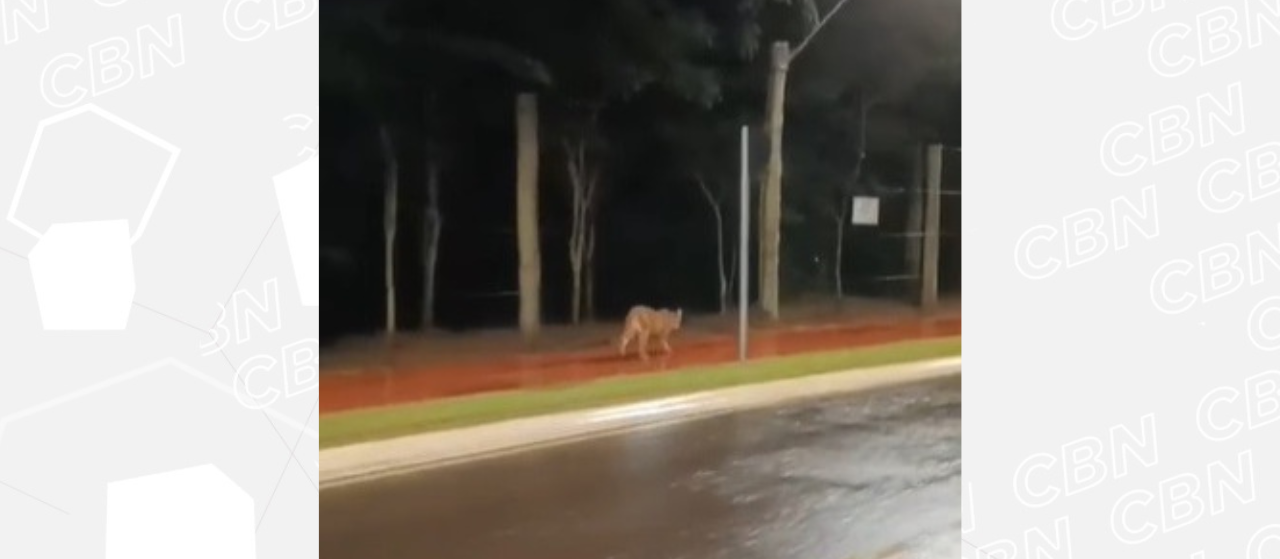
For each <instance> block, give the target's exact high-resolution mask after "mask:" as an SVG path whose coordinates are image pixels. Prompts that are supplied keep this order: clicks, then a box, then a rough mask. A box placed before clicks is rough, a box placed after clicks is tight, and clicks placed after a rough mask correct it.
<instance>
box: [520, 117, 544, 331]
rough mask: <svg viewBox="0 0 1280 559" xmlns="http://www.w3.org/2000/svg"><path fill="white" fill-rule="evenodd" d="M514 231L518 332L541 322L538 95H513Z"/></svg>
mask: <svg viewBox="0 0 1280 559" xmlns="http://www.w3.org/2000/svg"><path fill="white" fill-rule="evenodd" d="M516 235H517V237H518V246H519V252H520V333H521V334H523V335H524V337H525V339H526V340H532V339H533V338H535V337H537V335H538V331H539V330H540V329H541V326H542V314H541V313H542V311H541V299H542V252H541V251H540V249H539V248H538V98H537V96H535V95H534V94H532V93H522V94H520V95H518V96H517V97H516Z"/></svg>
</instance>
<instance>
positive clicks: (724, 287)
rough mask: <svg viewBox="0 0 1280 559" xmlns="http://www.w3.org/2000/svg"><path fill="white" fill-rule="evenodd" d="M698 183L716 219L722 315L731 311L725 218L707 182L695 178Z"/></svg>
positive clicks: (717, 260) (717, 264)
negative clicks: (727, 274)
mask: <svg viewBox="0 0 1280 559" xmlns="http://www.w3.org/2000/svg"><path fill="white" fill-rule="evenodd" d="M695 180H697V181H698V188H699V189H701V190H702V195H703V196H704V197H706V199H707V205H708V206H710V207H711V216H712V217H714V218H715V225H716V267H717V268H718V271H719V275H718V276H717V277H718V279H719V280H720V299H719V301H720V314H724V313H726V312H728V311H729V285H728V280H727V277H726V275H725V269H724V216H723V215H722V214H721V213H720V201H719V200H717V199H716V197H715V196H714V195H712V194H711V189H710V188H708V187H707V182H706V181H705V180H703V178H702V177H695Z"/></svg>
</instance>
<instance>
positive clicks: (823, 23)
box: [787, 0, 849, 62]
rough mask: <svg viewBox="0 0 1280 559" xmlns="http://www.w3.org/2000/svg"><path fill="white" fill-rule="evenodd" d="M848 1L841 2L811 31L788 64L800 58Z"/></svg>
mask: <svg viewBox="0 0 1280 559" xmlns="http://www.w3.org/2000/svg"><path fill="white" fill-rule="evenodd" d="M848 1H849V0H840V2H839V3H837V4H836V5H835V7H834V8H831V11H830V12H827V15H825V16H823V18H822V20H821V21H819V22H818V25H817V26H815V27H814V28H813V31H810V32H809V35H808V36H807V37H805V38H804V40H803V41H800V45H799V46H797V47H796V50H793V51H791V59H790V60H788V61H787V62H790V61H791V60H795V59H796V57H797V56H800V51H803V50H804V48H805V47H806V46H808V45H809V41H812V40H813V38H814V36H816V35H817V34H818V32H819V31H822V26H824V25H826V24H827V22H828V21H831V16H834V15H836V12H839V11H840V8H843V7H844V5H845V3H846V2H848Z"/></svg>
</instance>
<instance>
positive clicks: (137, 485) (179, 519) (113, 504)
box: [107, 464, 256, 559]
mask: <svg viewBox="0 0 1280 559" xmlns="http://www.w3.org/2000/svg"><path fill="white" fill-rule="evenodd" d="M253 506H254V505H253V498H252V497H250V496H249V494H247V493H245V492H244V490H242V489H240V487H239V486H238V485H236V483H235V482H234V481H232V480H231V479H230V478H228V477H227V476H226V474H223V473H222V471H221V470H219V469H218V468H217V467H216V466H212V465H207V464H206V465H203V466H196V467H194V468H187V469H183V470H176V471H172V472H166V473H162V474H155V475H150V476H144V477H138V478H133V479H129V480H124V481H117V482H113V483H109V484H107V559H153V558H154V559H173V558H177V557H182V558H184V559H253V558H254V557H255V555H256V548H255V542H254V519H253V514H254V512H253Z"/></svg>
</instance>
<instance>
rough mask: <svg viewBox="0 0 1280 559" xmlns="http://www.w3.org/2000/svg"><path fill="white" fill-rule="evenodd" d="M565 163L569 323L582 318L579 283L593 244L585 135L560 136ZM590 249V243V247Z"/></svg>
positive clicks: (591, 176) (592, 180) (591, 177)
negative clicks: (569, 286) (568, 195)
mask: <svg viewBox="0 0 1280 559" xmlns="http://www.w3.org/2000/svg"><path fill="white" fill-rule="evenodd" d="M564 150H565V167H566V169H567V170H568V172H569V188H570V198H571V202H570V211H571V219H572V221H571V223H570V229H569V269H570V272H571V273H572V274H573V279H572V286H573V292H572V297H573V298H572V300H571V302H570V310H569V316H570V320H571V321H572V323H573V324H579V323H581V322H582V306H583V305H582V303H583V292H582V285H583V279H584V274H585V273H586V272H587V270H588V269H589V266H584V265H585V264H586V261H587V259H588V257H587V252H588V249H587V245H588V243H589V242H590V243H591V244H594V242H595V239H594V238H591V239H588V237H594V234H595V233H594V231H593V229H594V221H595V220H594V215H593V214H594V210H593V206H594V205H595V204H594V202H595V189H596V173H595V169H592V168H591V166H590V164H589V163H588V161H587V141H586V139H585V138H578V139H576V140H572V141H570V140H568V139H566V140H564ZM592 249H594V247H592Z"/></svg>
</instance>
